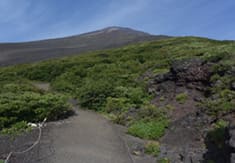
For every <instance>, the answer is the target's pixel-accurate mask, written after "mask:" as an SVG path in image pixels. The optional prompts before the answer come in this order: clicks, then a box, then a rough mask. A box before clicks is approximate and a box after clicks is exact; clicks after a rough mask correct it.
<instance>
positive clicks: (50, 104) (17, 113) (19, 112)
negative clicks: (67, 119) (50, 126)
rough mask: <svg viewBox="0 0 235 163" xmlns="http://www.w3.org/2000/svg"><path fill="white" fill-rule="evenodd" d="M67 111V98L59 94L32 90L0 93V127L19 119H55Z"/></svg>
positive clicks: (33, 120)
mask: <svg viewBox="0 0 235 163" xmlns="http://www.w3.org/2000/svg"><path fill="white" fill-rule="evenodd" d="M68 111H69V106H68V104H67V100H66V98H65V97H63V96H60V95H54V94H45V95H41V94H38V93H33V92H25V93H23V94H21V95H17V94H14V93H6V94H1V95H0V127H1V129H2V128H5V127H9V126H11V125H12V124H14V123H17V122H21V121H26V122H38V121H42V120H43V119H44V118H48V120H57V119H58V118H60V117H61V116H63V115H65V114H66V113H67V112H68Z"/></svg>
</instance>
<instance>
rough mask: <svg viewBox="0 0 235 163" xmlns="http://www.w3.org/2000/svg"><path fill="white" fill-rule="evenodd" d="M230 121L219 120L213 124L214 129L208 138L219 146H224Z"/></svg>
mask: <svg viewBox="0 0 235 163" xmlns="http://www.w3.org/2000/svg"><path fill="white" fill-rule="evenodd" d="M227 126H228V122H226V121H224V120H219V121H217V122H216V123H215V124H214V125H213V129H212V130H211V131H210V132H209V133H208V139H209V141H211V142H212V143H214V144H216V146H217V147H218V148H223V146H224V144H225V138H226V137H225V134H226V128H227Z"/></svg>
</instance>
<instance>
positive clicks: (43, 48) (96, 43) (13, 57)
mask: <svg viewBox="0 0 235 163" xmlns="http://www.w3.org/2000/svg"><path fill="white" fill-rule="evenodd" d="M165 38H168V36H163V35H158V36H154V35H150V34H148V33H144V32H140V31H136V30H133V29H130V28H123V27H108V28H105V29H102V30H97V31H94V32H89V33H85V34H81V35H76V36H70V37H65V38H58V39H49V40H41V41H33V42H24V43H2V44H0V66H8V65H14V64H21V63H30V62H35V61H41V60H47V59H51V58H58V57H64V56H68V55H75V54H80V53H82V52H87V51H93V50H103V49H108V48H116V47H120V46H123V45H127V44H131V43H136V42H142V41H150V40H158V39H165Z"/></svg>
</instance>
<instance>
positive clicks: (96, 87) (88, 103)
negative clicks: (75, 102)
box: [78, 80, 114, 111]
mask: <svg viewBox="0 0 235 163" xmlns="http://www.w3.org/2000/svg"><path fill="white" fill-rule="evenodd" d="M113 89H114V87H113V85H112V83H110V82H108V81H103V80H97V81H95V80H88V81H87V82H86V84H85V85H84V86H83V87H82V88H81V89H80V90H79V93H78V97H79V103H80V105H81V106H82V107H85V108H89V109H93V110H97V111H98V110H101V109H102V108H103V107H104V106H105V103H106V99H107V98H108V97H112V94H113Z"/></svg>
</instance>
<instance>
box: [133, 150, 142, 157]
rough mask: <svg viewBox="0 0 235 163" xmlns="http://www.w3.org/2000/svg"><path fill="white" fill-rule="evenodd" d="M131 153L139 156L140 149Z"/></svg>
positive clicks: (140, 153)
mask: <svg viewBox="0 0 235 163" xmlns="http://www.w3.org/2000/svg"><path fill="white" fill-rule="evenodd" d="M132 154H133V155H136V156H141V155H142V152H140V151H133V152H132Z"/></svg>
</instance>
